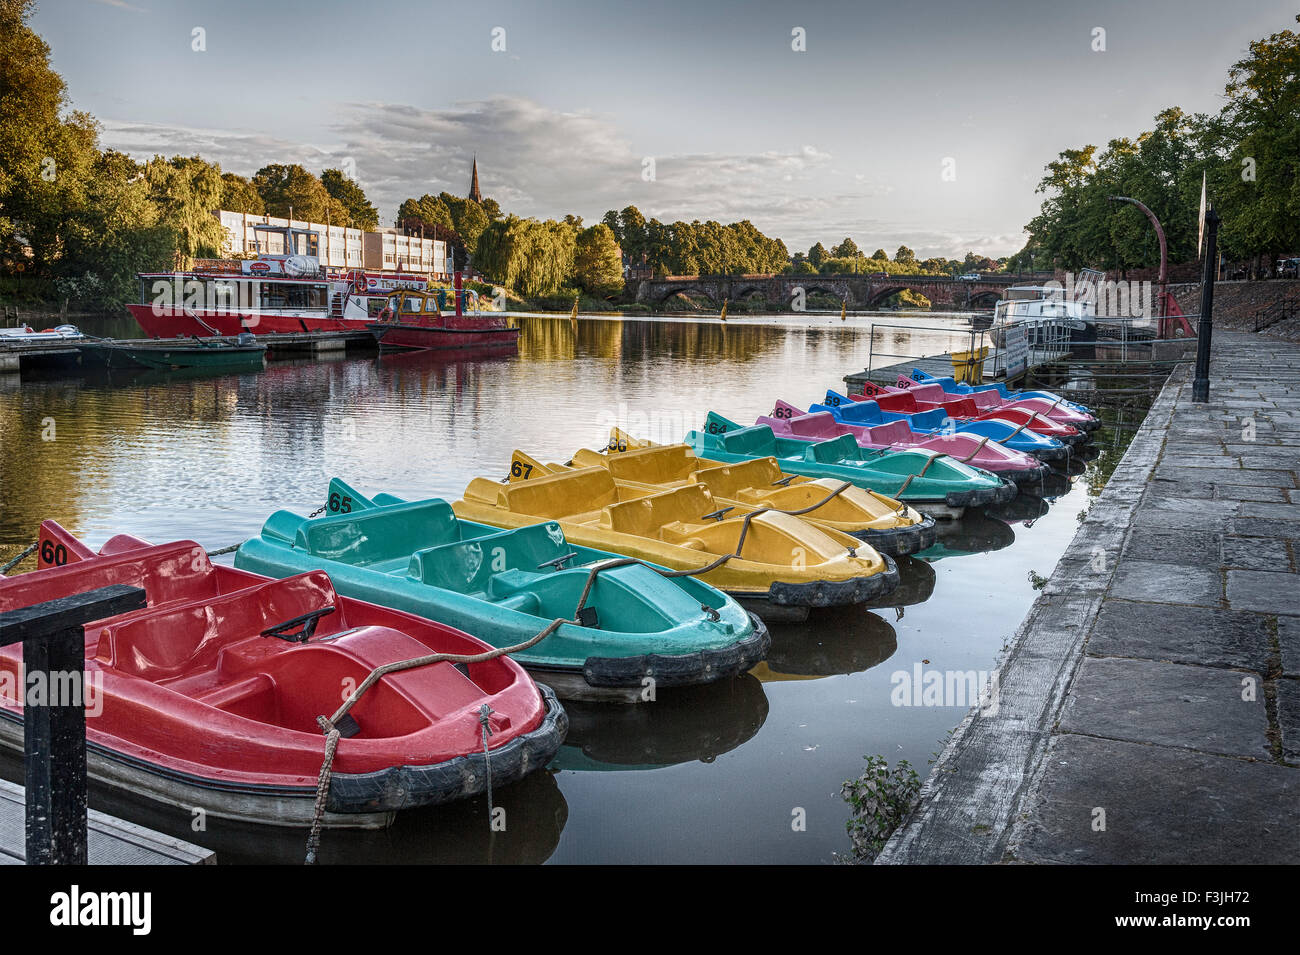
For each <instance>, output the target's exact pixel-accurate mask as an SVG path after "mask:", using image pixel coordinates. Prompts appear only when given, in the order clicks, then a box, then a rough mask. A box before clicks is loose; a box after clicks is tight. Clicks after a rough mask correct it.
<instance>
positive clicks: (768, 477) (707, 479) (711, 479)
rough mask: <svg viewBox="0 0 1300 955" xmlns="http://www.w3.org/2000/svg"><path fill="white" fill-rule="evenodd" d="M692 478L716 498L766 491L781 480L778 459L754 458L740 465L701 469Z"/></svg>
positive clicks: (722, 465) (720, 465) (721, 465)
mask: <svg viewBox="0 0 1300 955" xmlns="http://www.w3.org/2000/svg"><path fill="white" fill-rule="evenodd" d="M692 478H693V479H694V481H695V482H696V483H697V484H703V485H705V486H706V487H708V489H709V491H710V493H712V494H713V496H714V497H735V496H736V495H737V494H738V493H740V492H741V491H746V490H750V489H753V490H765V489H767V488H770V487H772V486H774V485H775V483H776V482H777V481H779V480H781V478H782V475H781V467H780V465H778V464H777V463H776V458H771V457H768V458H752V459H750V460H748V461H741V462H740V463H738V464H718V465H714V466H713V467H711V468H700V469H699V470H698V471H696V472H695V473H694V474H693V475H692Z"/></svg>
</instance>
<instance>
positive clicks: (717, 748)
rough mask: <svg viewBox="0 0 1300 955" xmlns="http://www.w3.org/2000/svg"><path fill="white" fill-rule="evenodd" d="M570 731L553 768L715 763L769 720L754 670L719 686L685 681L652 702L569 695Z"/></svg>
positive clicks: (617, 768) (749, 737)
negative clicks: (686, 684) (607, 701)
mask: <svg viewBox="0 0 1300 955" xmlns="http://www.w3.org/2000/svg"><path fill="white" fill-rule="evenodd" d="M564 709H565V711H566V712H568V714H569V735H568V737H567V738H566V739H565V741H564V745H563V746H562V747H561V748H560V752H559V753H558V754H556V757H555V759H554V760H553V761H552V763H551V767H552V768H553V769H568V770H579V771H583V772H591V771H604V770H637V769H657V768H660V767H662V766H669V765H673V764H676V763H685V762H691V761H693V760H698V761H700V762H702V763H711V762H713V761H714V760H715V759H717V758H718V756H720V755H721V754H723V753H726V752H729V751H731V750H733V749H735V748H736V747H737V746H740V745H741V744H742V743H744V742H747V741H748V740H750V739H752V738H753V736H754V734H755V733H757V732H758V730H759V728H760V727H761V726H762V725H763V722H764V721H765V720H766V719H767V709H768V703H767V694H766V693H764V692H763V684H762V683H760V682H759V681H758V680H756V679H754V677H752V676H750V675H749V674H744V675H742V676H740V677H738V678H736V679H735V680H730V681H728V682H726V683H724V684H722V685H720V686H702V687H681V688H679V689H677V690H674V691H673V693H672V694H671V695H667V694H666V695H665V696H664V697H663V698H662V699H658V700H655V701H654V702H651V703H641V704H633V705H615V706H611V705H609V704H602V703H583V702H580V701H570V700H565V701H564Z"/></svg>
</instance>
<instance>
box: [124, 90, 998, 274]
mask: <svg viewBox="0 0 1300 955" xmlns="http://www.w3.org/2000/svg"><path fill="white" fill-rule="evenodd" d="M328 134H329V136H330V138H331V139H332V141H331V142H318V143H302V142H292V141H289V140H286V139H282V138H279V137H276V136H273V135H269V134H267V133H263V132H259V131H242V130H216V129H202V128H197V127H164V126H158V125H152V124H146V123H125V122H117V121H112V120H106V121H105V122H104V135H103V139H104V142H105V144H106V145H110V146H113V147H114V148H118V149H121V150H123V151H124V152H128V153H130V154H132V155H135V156H137V157H147V156H150V155H153V154H154V153H163V154H165V155H174V154H177V153H181V154H187V155H190V154H195V153H197V154H199V155H202V156H204V157H206V158H208V159H210V160H212V161H215V162H219V163H220V164H221V166H222V168H223V169H225V170H227V171H233V172H237V173H240V174H242V175H251V174H252V173H253V172H255V171H256V170H257V169H258V168H260V167H261V166H263V165H265V164H267V163H271V162H299V163H302V164H303V165H304V166H306V167H307V168H309V169H312V170H313V171H315V172H319V171H320V170H321V169H324V168H330V167H339V166H342V165H343V164H344V163H345V162H346V161H347V160H349V159H350V160H351V161H352V162H353V163H354V164H355V168H356V171H357V179H358V181H359V182H360V183H361V185H362V186H363V187H364V188H365V190H366V192H367V195H368V196H369V197H370V199H371V201H372V202H374V203H375V204H376V205H377V206H378V207H379V209H380V213H381V216H382V217H383V218H385V219H387V220H389V221H391V219H392V217H393V216H394V215H395V214H396V210H397V207H398V205H400V204H401V202H402V201H403V200H404V199H406V198H408V197H411V196H420V195H423V194H424V193H433V194H437V193H439V192H442V191H447V192H451V193H453V194H456V195H465V194H466V193H467V192H468V189H469V180H470V162H471V159H472V158H473V157H474V155H475V154H477V157H478V163H479V179H480V182H481V184H482V188H483V192H484V194H485V195H488V196H491V197H493V198H494V199H496V200H497V201H498V202H499V203H500V204H501V206H502V208H503V209H505V210H506V211H507V212H512V213H515V214H518V215H524V216H537V217H539V218H559V217H562V216H563V215H565V214H566V213H574V214H576V215H581V216H583V217H584V218H585V219H586V220H587V221H588V222H592V221H595V220H597V219H599V218H600V216H601V215H603V214H604V212H605V211H606V210H608V209H622V208H624V207H625V206H628V205H635V206H637V208H639V209H640V210H641V212H642V213H643V214H644V215H645V216H646V217H647V218H658V219H660V220H662V221H665V222H671V221H674V220H677V219H685V220H693V219H700V220H708V219H716V220H718V221H721V222H732V221H736V220H739V219H749V220H751V221H752V222H753V223H754V225H755V226H757V227H758V228H759V229H761V230H762V231H763V232H765V233H767V234H768V235H772V236H777V237H780V238H782V239H784V240H785V241H786V243H787V245H788V246H789V247H790V249H791V250H792V251H794V250H797V249H806V248H808V247H809V246H810V245H812V244H813V243H814V242H817V241H819V240H820V241H823V242H827V241H832V240H833V241H835V242H838V241H839V240H840V239H841V238H842V237H843V236H845V235H851V236H853V237H854V240H855V241H856V242H857V243H858V245H859V246H863V247H870V248H872V249H874V248H875V247H876V246H877V245H883V246H886V247H887V248H889V249H890V250H891V251H892V249H894V248H897V245H898V243H900V242H903V243H906V244H907V245H909V246H911V247H912V248H914V249H916V250H917V252H918V254H919V253H920V252H921V250H922V249H923V248H924V249H934V250H936V252H938V251H942V252H943V253H944V254H951V253H955V252H956V251H957V250H958V249H961V251H962V252H963V253H964V251H965V248H980V249H981V250H984V251H987V252H988V253H989V254H1002V252H1004V251H1011V250H1013V248H1018V247H1019V246H1020V244H1022V243H1021V242H1020V241H1019V239H1016V240H1007V239H1005V237H996V238H995V237H992V236H989V237H986V238H988V239H989V240H990V241H991V242H996V243H997V244H999V245H1000V244H1001V243H1004V242H1005V243H1008V244H1007V245H1006V247H1005V248H1001V247H999V248H995V247H994V245H983V244H980V245H975V246H967V245H965V243H966V242H968V241H975V238H974V237H967V236H963V235H955V234H944V233H942V232H939V231H934V232H926V231H925V229H924V227H923V224H920V223H910V224H908V225H907V226H905V227H902V228H896V227H890V225H889V223H887V222H884V221H881V220H880V219H879V218H878V217H876V216H873V215H872V214H871V213H872V208H873V205H875V204H876V203H878V202H879V201H880V200H881V199H883V198H887V197H889V196H890V195H891V194H892V193H893V188H892V187H891V186H888V185H885V184H881V183H879V182H876V181H873V179H872V177H870V176H868V175H864V174H863V173H862V172H861V171H860V170H859V169H856V168H855V169H853V170H850V171H841V170H839V169H836V168H835V166H834V161H833V160H834V157H833V156H832V155H831V154H830V153H829V152H827V151H826V150H824V149H822V148H821V147H819V146H818V145H816V144H810V143H808V144H799V145H797V146H792V147H791V148H790V149H788V150H779V149H778V150H767V151H763V152H748V153H747V152H662V153H655V152H653V151H643V150H640V149H638V148H636V147H635V146H634V144H633V142H632V141H631V140H630V139H629V138H628V137H627V136H626V135H625V134H624V133H623V132H622V131H621V129H620V128H619V126H618V125H617V124H616V123H615V122H614V121H613V120H612V119H611V118H609V117H606V116H601V115H598V114H595V113H592V112H590V111H582V110H579V111H561V110H555V109H552V108H550V107H547V106H544V105H542V104H540V103H537V102H535V101H533V100H530V99H527V98H524V97H517V96H496V97H491V98H488V99H484V100H480V101H474V102H465V103H457V104H454V105H452V106H449V107H446V108H441V109H423V108H419V107H415V106H410V105H405V104H400V103H379V102H367V103H351V104H347V105H345V106H343V107H342V108H341V110H340V111H339V112H338V113H337V114H336V116H335V119H334V122H333V124H332V125H331V126H330V127H329V129H328ZM651 161H652V163H651ZM651 165H652V167H653V173H654V175H653V179H650V178H649V177H648V176H647V175H645V172H646V170H648V169H649V168H651ZM963 246H964V247H963ZM936 252H932V253H930V254H936Z"/></svg>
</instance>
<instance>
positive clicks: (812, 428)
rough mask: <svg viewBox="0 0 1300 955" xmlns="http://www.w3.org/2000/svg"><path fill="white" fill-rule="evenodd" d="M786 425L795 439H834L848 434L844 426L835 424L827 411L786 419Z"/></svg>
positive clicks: (833, 418) (832, 416)
mask: <svg viewBox="0 0 1300 955" xmlns="http://www.w3.org/2000/svg"><path fill="white" fill-rule="evenodd" d="M787 423H788V424H789V426H790V433H791V434H792V435H794V436H795V437H796V438H813V439H819V438H834V437H838V436H839V435H841V434H847V433H848V432H847V431H845V429H844V425H843V424H841V423H839V422H837V421H836V420H835V417H834V415H832V414H831V413H830V412H829V411H818V412H816V413H815V414H805V415H799V416H797V417H794V418H789V419H787Z"/></svg>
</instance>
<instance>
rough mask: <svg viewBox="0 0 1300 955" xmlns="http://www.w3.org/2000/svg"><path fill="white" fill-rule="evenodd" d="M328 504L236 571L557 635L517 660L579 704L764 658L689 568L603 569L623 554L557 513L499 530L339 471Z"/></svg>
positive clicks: (250, 554) (634, 695) (492, 637)
mask: <svg viewBox="0 0 1300 955" xmlns="http://www.w3.org/2000/svg"><path fill="white" fill-rule="evenodd" d="M326 511H327V513H326V514H325V515H323V516H321V517H319V518H305V517H302V516H301V515H299V514H295V513H292V512H291V511H277V512H275V513H274V514H272V515H271V516H270V517H269V518H267V521H266V523H265V524H264V525H263V527H262V532H261V534H260V535H259V536H258V537H254V538H251V539H250V540H247V541H245V542H244V543H243V544H242V545H241V546H240V548H239V550H238V551H237V552H236V554H235V566H236V567H239V568H241V569H243V570H250V571H253V572H255V573H259V574H266V575H268V576H271V577H288V576H291V575H293V574H298V573H302V572H303V571H306V570H314V569H317V568H319V569H322V570H326V571H328V572H329V575H330V578H331V579H332V580H333V581H334V587H335V589H336V590H337V591H338V592H339V593H340V594H343V595H345V596H349V597H357V598H359V599H362V600H368V601H371V602H373V603H377V604H381V605H383V606H386V607H393V608H395V609H397V610H405V611H408V612H410V613H415V614H419V615H420V616H422V617H427V618H429V619H430V620H434V621H437V622H439V623H445V624H449V625H451V626H453V627H456V628H458V629H460V630H464V631H465V632H466V633H469V634H472V635H473V636H475V637H478V638H479V639H480V640H483V641H485V642H487V643H489V644H491V645H492V646H495V647H508V646H514V645H516V644H520V643H524V642H526V641H528V640H529V639H531V638H532V637H534V636H536V635H537V634H538V633H540V632H541V631H542V630H544V629H545V628H546V627H547V626H548V625H549V624H550V623H551V622H552V621H553V620H555V619H556V618H557V617H558V618H564V619H566V620H570V619H574V618H575V615H576V619H577V620H578V621H579V622H574V623H564V624H561V625H560V627H559V629H557V630H556V631H555V632H554V633H553V634H551V635H550V636H548V637H546V639H544V640H542V641H541V642H540V643H538V644H536V645H534V646H532V647H530V648H529V649H527V650H525V651H522V652H520V653H517V654H514V658H515V659H516V660H518V661H519V662H520V663H521V664H523V666H525V667H527V668H528V669H529V670H531V671H533V672H534V675H535V676H536V677H537V678H538V679H539V680H541V681H542V682H544V683H547V684H550V685H551V686H552V687H553V688H554V689H555V691H556V693H557V694H559V695H560V696H566V697H569V698H571V699H591V700H619V701H624V702H636V701H640V700H645V701H649V700H653V699H654V696H655V691H656V690H658V689H662V688H665V687H674V686H691V685H698V684H704V683H713V682H715V681H720V680H727V679H730V678H731V677H734V676H736V675H738V674H741V673H745V672H747V671H748V670H749V669H750V668H751V667H753V666H754V665H755V664H757V663H758V662H759V661H761V660H762V659H763V658H764V657H765V656H766V655H767V649H768V646H769V644H770V637H769V635H768V632H767V627H766V626H765V625H764V624H763V622H762V621H761V620H759V619H758V618H757V617H755V616H754V615H752V614H750V613H747V612H746V611H745V610H744V609H742V608H741V606H740V605H739V604H738V603H736V601H735V600H733V599H732V598H730V597H728V596H726V595H725V594H723V593H722V592H721V591H719V590H715V589H714V588H713V587H710V586H709V585H708V584H704V583H701V582H700V581H698V580H696V579H694V578H693V577H671V578H670V577H664V576H663V575H661V574H659V573H658V572H656V571H655V570H652V569H651V568H650V567H647V566H644V565H642V564H623V565H622V566H615V567H610V568H609V569H603V570H600V571H599V572H598V573H596V575H595V578H594V581H593V583H592V586H591V592H590V594H589V595H588V596H587V600H586V603H585V605H584V606H583V607H582V609H581V610H579V607H578V603H579V600H580V599H581V597H582V593H583V590H584V588H585V587H586V586H587V581H588V578H589V577H590V575H591V572H592V570H593V568H595V567H597V566H599V565H602V564H605V563H606V562H611V561H620V560H623V559H624V558H620V557H619V556H618V555H617V554H611V553H609V552H607V551H601V550H594V549H592V548H589V547H578V546H575V545H573V544H570V543H569V542H568V541H567V540H565V537H564V532H563V531H562V530H561V528H560V525H559V524H557V523H555V522H554V521H549V522H544V523H539V524H533V525H530V526H527V527H520V528H516V529H514V530H504V531H503V530H501V529H500V528H498V527H489V526H487V525H484V524H474V523H471V522H469V521H464V520H460V519H459V518H457V517H456V515H455V513H454V512H453V511H452V509H451V505H450V504H448V503H447V502H446V501H444V500H441V499H439V498H433V499H430V500H426V501H411V502H407V501H403V500H401V499H400V498H396V497H393V496H392V495H389V494H378V495H376V496H375V497H374V498H373V499H370V498H367V497H365V496H363V495H361V494H359V493H358V492H357V491H356V490H354V489H353V488H351V487H349V486H348V485H347V484H344V483H343V482H342V481H340V480H338V479H337V478H336V479H334V480H332V481H331V482H330V485H329V496H328V498H327V504H326Z"/></svg>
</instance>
